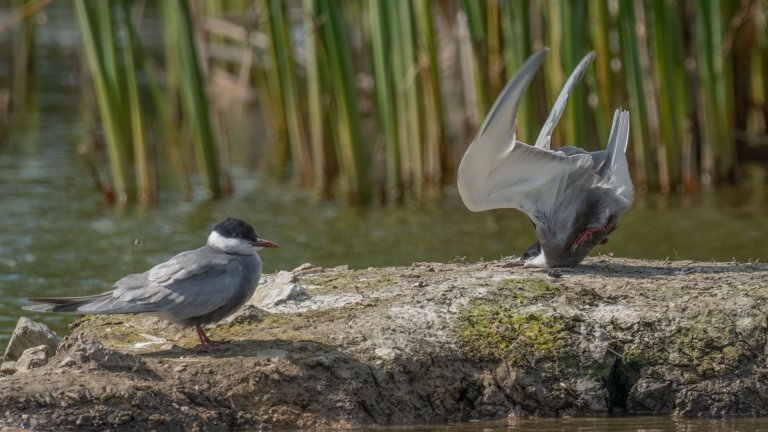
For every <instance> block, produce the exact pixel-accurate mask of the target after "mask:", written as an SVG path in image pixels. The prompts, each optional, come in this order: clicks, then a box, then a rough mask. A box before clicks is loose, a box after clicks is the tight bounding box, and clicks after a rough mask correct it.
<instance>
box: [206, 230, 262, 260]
mask: <svg viewBox="0 0 768 432" xmlns="http://www.w3.org/2000/svg"><path fill="white" fill-rule="evenodd" d="M208 246H211V247H213V248H216V249H219V250H223V251H225V252H234V253H238V254H241V255H247V254H251V253H253V247H252V246H251V244H250V243H249V242H247V241H245V240H242V239H234V238H226V237H224V236H222V235H221V234H219V233H217V232H216V231H211V234H210V235H209V236H208Z"/></svg>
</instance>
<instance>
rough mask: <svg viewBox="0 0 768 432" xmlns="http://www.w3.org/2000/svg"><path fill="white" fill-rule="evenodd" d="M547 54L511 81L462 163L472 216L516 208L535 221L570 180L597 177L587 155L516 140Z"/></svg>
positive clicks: (462, 180) (461, 180) (460, 180)
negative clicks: (521, 110) (525, 98)
mask: <svg viewBox="0 0 768 432" xmlns="http://www.w3.org/2000/svg"><path fill="white" fill-rule="evenodd" d="M546 52H547V51H546V50H543V51H539V52H538V53H536V54H534V55H532V56H531V57H530V58H529V59H528V60H526V62H525V63H524V64H523V66H522V67H521V68H520V70H519V71H518V72H517V73H516V74H515V76H514V77H512V79H511V80H510V82H509V83H508V84H507V86H506V87H505V88H504V90H503V91H502V92H501V94H500V95H499V97H498V98H497V99H496V102H495V103H494V105H493V107H492V108H491V110H490V111H489V113H488V116H487V117H486V119H485V122H484V123H483V126H482V127H481V128H480V132H478V135H477V136H476V137H475V139H474V140H473V141H472V143H471V144H470V146H469V148H468V149H467V152H466V153H465V154H464V157H463V158H462V160H461V164H460V165H459V171H458V187H459V194H460V195H461V198H462V200H463V201H464V204H465V205H466V206H467V208H469V209H470V210H472V211H482V210H489V209H495V208H516V209H518V210H521V211H523V212H526V213H527V214H528V216H529V217H531V218H534V219H537V218H538V215H537V214H536V213H537V212H541V211H545V212H546V211H548V210H549V209H551V208H553V207H554V204H555V203H556V202H557V201H558V199H559V196H560V194H561V193H562V191H563V190H564V187H565V185H566V184H567V183H568V181H569V179H571V178H573V176H586V177H589V176H594V173H592V171H591V170H590V169H589V167H590V166H591V163H590V158H589V157H588V156H587V155H573V156H566V155H563V154H555V153H554V152H552V151H550V150H546V149H542V148H538V147H532V146H529V145H527V144H524V143H522V142H519V141H516V139H515V123H516V116H517V109H518V106H519V105H520V99H521V98H522V95H523V92H524V91H525V90H526V88H527V87H528V85H529V84H530V82H531V80H532V79H533V75H534V73H535V72H536V70H537V69H538V68H539V66H540V65H541V63H542V62H543V61H544V56H545V55H546ZM591 180H592V179H591V178H588V179H587V181H591Z"/></svg>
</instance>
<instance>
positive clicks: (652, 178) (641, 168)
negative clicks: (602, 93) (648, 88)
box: [619, 4, 657, 186]
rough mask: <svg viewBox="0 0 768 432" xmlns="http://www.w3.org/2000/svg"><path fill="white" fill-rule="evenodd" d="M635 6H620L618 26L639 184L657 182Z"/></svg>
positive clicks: (636, 177) (636, 178) (636, 176)
mask: <svg viewBox="0 0 768 432" xmlns="http://www.w3.org/2000/svg"><path fill="white" fill-rule="evenodd" d="M636 24H637V23H636V20H635V8H634V5H628V4H624V5H622V6H621V7H619V29H620V33H619V35H620V38H621V53H622V58H623V61H624V71H625V74H626V84H627V91H628V93H629V100H630V101H631V102H632V105H630V106H629V113H630V118H631V121H632V127H630V133H631V134H632V152H633V155H634V165H635V166H634V170H633V171H634V174H635V182H636V183H638V184H639V185H641V186H645V185H648V184H652V185H653V184H657V183H656V178H657V177H656V174H655V169H654V164H653V162H652V161H653V157H652V155H651V152H650V149H649V147H650V143H649V142H648V140H649V139H650V133H649V126H648V115H647V112H648V107H647V104H646V100H645V90H644V88H643V79H642V76H643V71H642V68H641V66H640V60H639V57H640V54H639V48H638V44H639V41H638V38H637V33H636V31H635V28H636V27H635V26H636Z"/></svg>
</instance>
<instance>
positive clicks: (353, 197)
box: [317, 0, 373, 204]
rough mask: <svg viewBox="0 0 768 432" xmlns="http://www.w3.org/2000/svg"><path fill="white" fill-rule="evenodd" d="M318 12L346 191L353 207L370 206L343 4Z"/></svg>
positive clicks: (328, 0)
mask: <svg viewBox="0 0 768 432" xmlns="http://www.w3.org/2000/svg"><path fill="white" fill-rule="evenodd" d="M317 5H318V7H317V11H318V13H319V14H320V19H321V20H323V23H322V24H321V25H320V33H321V34H322V38H323V44H324V46H325V49H326V50H327V52H328V59H329V61H328V63H329V65H330V67H329V68H328V69H329V70H328V76H329V77H330V88H331V99H332V104H333V106H334V109H335V112H334V113H333V115H332V117H333V120H334V123H333V126H334V129H333V130H334V132H335V133H336V137H335V138H336V139H335V143H336V154H337V156H338V158H339V166H340V173H341V180H342V182H341V185H342V190H343V191H344V193H345V195H346V196H347V200H348V201H349V202H350V203H353V204H354V203H367V202H369V201H370V199H371V197H372V192H373V191H372V190H371V186H370V179H369V176H368V171H367V168H368V155H367V149H366V148H365V147H364V146H363V144H362V143H363V139H362V133H361V131H360V112H359V108H358V106H357V95H356V89H355V80H354V71H353V68H352V51H351V46H350V44H349V40H350V39H349V35H348V33H347V28H346V23H345V22H344V19H343V16H342V11H341V8H342V5H343V3H340V2H335V1H332V0H317Z"/></svg>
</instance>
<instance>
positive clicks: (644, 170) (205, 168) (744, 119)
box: [75, 0, 768, 204]
mask: <svg viewBox="0 0 768 432" xmlns="http://www.w3.org/2000/svg"><path fill="white" fill-rule="evenodd" d="M131 4H132V3H131V2H125V1H117V0H110V1H104V2H100V1H88V0H76V1H75V7H76V9H77V12H78V22H79V24H80V27H81V30H82V33H83V46H84V48H85V50H84V51H85V57H86V59H87V61H88V66H89V70H90V72H91V76H92V80H93V84H94V95H95V99H96V101H97V102H98V103H97V106H98V122H99V123H100V124H101V125H103V129H104V135H105V137H104V141H105V144H106V149H107V154H108V158H109V172H110V175H109V178H110V185H111V187H113V188H114V190H115V194H114V196H115V197H116V201H118V202H131V201H133V200H137V201H139V202H142V203H148V202H151V201H153V200H154V199H156V189H155V188H156V181H155V180H154V176H155V174H154V171H156V170H157V169H160V168H162V167H157V162H156V161H155V159H156V157H157V153H158V152H159V151H160V150H161V149H164V148H167V151H168V153H169V154H170V155H171V158H170V160H171V161H172V162H173V164H174V166H175V167H176V171H178V172H179V173H180V175H179V178H180V179H182V180H181V181H180V184H182V185H183V187H184V189H185V190H187V191H189V190H190V181H189V178H190V176H191V175H192V173H193V171H196V172H197V173H199V174H200V175H201V177H202V178H203V179H204V187H205V190H206V194H207V195H208V196H210V197H219V196H222V195H225V194H226V193H227V192H228V191H229V190H230V186H229V180H228V174H227V165H228V152H227V144H226V143H225V141H224V140H223V139H221V136H222V135H221V133H220V132H221V131H220V129H225V130H226V129H227V124H228V123H227V118H226V117H225V116H224V115H223V114H222V112H221V111H219V110H218V108H217V105H216V104H212V103H210V101H209V99H208V96H209V95H207V94H206V91H205V89H206V87H207V86H213V83H214V81H215V80H214V76H215V75H216V73H224V74H228V76H234V77H236V81H237V86H236V88H237V89H239V90H238V92H239V93H242V94H255V95H257V100H258V103H259V106H260V112H261V113H262V115H263V116H264V118H265V120H266V122H267V124H268V125H269V128H270V131H269V134H267V135H266V136H268V137H269V138H268V140H267V142H266V148H265V149H264V151H263V155H264V157H263V158H262V161H263V164H262V168H267V170H266V171H267V172H270V173H272V174H273V175H277V176H285V175H286V173H287V174H288V175H289V176H291V177H292V178H294V179H295V181H296V183H297V184H298V185H300V186H302V187H308V188H312V189H314V190H315V191H316V192H317V195H318V196H320V197H323V198H328V197H333V196H336V197H342V198H344V199H345V200H346V201H348V202H350V203H354V204H358V203H359V204H365V203H369V202H372V201H376V202H384V203H388V202H394V203H397V202H402V201H404V200H411V199H415V200H421V199H429V198H431V197H436V196H439V195H440V193H441V191H442V190H443V188H444V187H445V186H446V185H450V184H452V183H453V182H454V181H455V171H456V166H457V165H458V161H459V160H460V158H461V155H462V154H463V151H464V149H465V148H466V147H467V145H468V144H469V141H470V140H471V139H472V136H473V135H474V133H475V132H476V130H477V128H478V127H479V125H480V123H481V122H482V120H483V117H484V116H485V114H486V112H487V110H488V108H489V107H490V105H491V104H492V103H493V101H494V99H495V97H496V95H497V94H498V92H499V91H500V90H501V88H502V87H503V86H504V84H505V83H506V81H507V80H508V79H509V78H510V77H511V75H512V74H514V73H515V71H516V70H517V68H518V67H519V66H520V65H521V64H522V62H523V61H524V60H525V59H526V58H527V57H528V56H529V55H530V54H532V53H533V52H535V51H536V50H539V49H541V48H543V47H545V46H547V47H549V48H550V50H551V51H550V54H549V56H548V58H547V61H546V63H545V65H544V67H543V70H542V72H541V73H540V74H539V75H538V76H537V77H536V79H535V80H534V81H533V84H532V86H531V88H530V90H529V91H528V93H527V94H526V96H525V98H524V100H523V103H522V109H521V111H520V113H519V116H518V117H519V118H518V124H517V128H518V137H519V139H521V140H523V141H527V142H532V141H534V140H535V138H536V135H537V133H538V130H539V127H540V125H541V123H542V121H543V120H544V118H545V117H546V115H547V112H548V108H549V106H550V105H551V103H552V102H553V100H554V98H555V97H556V96H557V94H558V92H559V90H560V87H561V86H562V84H563V82H564V81H565V79H566V77H567V76H568V74H569V73H570V71H571V70H572V69H573V67H575V66H576V64H577V63H578V61H579V60H580V59H581V58H582V57H583V56H584V55H585V54H586V53H587V52H589V51H590V50H595V51H596V54H597V57H596V60H595V64H594V65H592V67H591V68H590V69H589V72H588V73H587V75H586V76H585V78H584V82H583V83H581V84H580V85H579V86H578V88H577V89H576V91H575V92H574V94H573V95H572V97H571V100H570V101H569V104H568V108H567V109H566V112H565V114H564V116H563V118H562V120H561V122H560V125H559V127H558V128H557V129H556V133H555V135H554V136H553V141H552V145H553V147H556V146H560V145H567V144H573V145H578V146H580V147H584V148H586V149H590V150H596V149H600V148H602V147H604V145H605V142H606V140H607V136H608V131H609V129H610V121H611V117H612V113H613V110H614V109H616V108H618V107H625V108H628V109H629V110H630V112H631V120H632V128H631V141H632V142H631V144H630V154H629V155H628V157H629V159H630V166H631V170H632V174H633V178H634V181H635V183H636V186H637V188H638V189H639V190H640V191H643V190H658V191H661V192H664V193H687V192H694V191H696V190H697V189H699V188H701V187H708V186H710V185H713V184H718V183H722V182H724V181H728V180H731V179H734V178H735V177H736V176H737V175H738V173H739V167H740V165H741V164H742V163H744V162H746V161H748V160H750V159H752V158H754V157H759V156H760V155H765V154H768V152H766V151H765V149H764V147H765V145H764V144H761V143H763V142H764V141H765V138H764V137H765V134H766V125H767V124H768V106H767V102H766V99H767V98H766V89H768V73H767V72H766V71H768V40H767V37H766V34H767V33H768V32H767V31H766V28H765V26H766V15H767V14H768V1H766V0H706V1H705V0H701V1H693V0H690V1H684V2H677V1H671V0H643V1H637V2H634V1H633V2H630V1H619V0H606V1H571V0H530V1H524V2H509V1H502V0H486V1H475V0H444V1H431V0H363V1H358V2H342V1H333V0H288V1H281V0H238V1H234V0H231V1H223V2H222V1H204V0H198V1H195V2H187V1H184V0H175V1H167V2H161V4H162V6H161V7H160V10H161V12H162V15H163V18H164V21H163V22H164V26H165V29H164V30H165V35H166V52H165V59H164V61H163V66H164V68H165V71H166V72H165V76H164V77H163V76H162V74H160V73H158V71H157V69H158V67H157V65H154V64H152V62H151V61H150V60H148V59H147V56H146V55H145V54H144V53H143V48H142V44H141V40H140V37H139V35H138V34H137V32H136V29H135V25H134V24H133V22H132V19H131V14H130V11H129V10H128V9H129V8H130V6H131ZM137 74H143V75H144V76H145V77H147V78H148V79H147V80H146V81H147V82H148V84H147V85H148V86H149V87H150V92H149V93H150V94H151V97H150V98H147V97H146V96H142V91H141V89H140V86H139V84H138V82H139V81H138V80H137V78H136V77H137ZM160 78H162V79H160ZM210 88H214V89H215V88H216V87H215V86H213V87H210ZM148 105H149V106H150V107H151V110H150V112H153V113H158V114H159V115H158V116H156V117H158V118H159V119H160V123H161V124H162V125H163V126H161V127H162V129H163V130H164V133H163V134H162V135H161V136H162V137H163V142H164V145H163V146H160V145H159V144H157V143H156V142H153V141H152V140H148V139H147V138H146V132H145V130H146V128H147V126H146V121H145V119H144V118H143V117H142V113H143V112H147V109H146V107H147V106H148ZM212 119H214V120H217V121H213V120H212ZM217 122H218V123H220V127H218V128H217V126H216V125H217ZM180 126H181V128H180ZM180 129H181V130H182V131H188V132H180ZM188 137H189V138H190V140H191V141H192V142H193V145H192V147H191V149H192V150H193V151H187V150H189V149H190V147H189V144H187V143H186V141H187V138H188ZM253 141H257V140H256V139H254V140H253ZM191 153H194V158H191V157H190V154H191ZM766 159H768V158H766ZM193 163H196V165H197V168H196V170H195V169H192V168H191V166H192V164H193Z"/></svg>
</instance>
